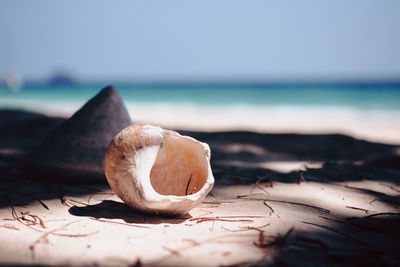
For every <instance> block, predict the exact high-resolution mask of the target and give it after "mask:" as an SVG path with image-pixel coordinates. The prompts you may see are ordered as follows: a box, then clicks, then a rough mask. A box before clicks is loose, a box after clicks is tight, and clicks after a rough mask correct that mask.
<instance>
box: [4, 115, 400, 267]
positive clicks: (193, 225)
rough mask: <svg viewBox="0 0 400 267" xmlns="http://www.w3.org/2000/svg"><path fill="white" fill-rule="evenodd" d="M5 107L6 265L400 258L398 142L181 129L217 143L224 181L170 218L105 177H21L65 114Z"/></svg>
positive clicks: (217, 168)
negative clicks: (135, 202) (141, 206)
mask: <svg viewBox="0 0 400 267" xmlns="http://www.w3.org/2000/svg"><path fill="white" fill-rule="evenodd" d="M0 113H1V114H0V118H1V119H2V120H1V121H0V122H1V123H0V137H1V138H0V179H1V186H0V236H1V238H0V263H1V264H10V265H28V264H29V265H32V264H35V265H63V266H64V265H76V266H88V265H100V266H141V265H143V266H232V265H234V266H257V265H258V266H261V265H301V266H303V265H326V264H332V265H337V264H340V265H361V264H363V265H367V264H368V265H383V264H393V265H398V264H399V263H400V253H399V252H400V241H399V240H400V230H399V229H400V228H399V225H400V224H399V222H400V207H399V205H400V203H399V200H400V180H399V178H400V164H399V163H400V159H399V147H398V146H397V145H388V144H381V143H371V142H367V141H363V140H357V139H354V138H352V137H350V136H344V135H337V134H321V135H310V134H306V135H298V134H268V133H264V134H262V133H257V132H239V131H233V132H215V133H213V132H201V131H182V132H183V133H185V134H189V135H191V136H194V137H195V138H197V139H199V140H202V141H206V142H208V143H209V144H210V146H211V150H212V167H213V172H214V175H215V178H216V186H215V187H214V189H213V190H212V192H211V193H210V194H209V195H208V196H207V198H206V200H205V201H204V202H203V203H202V204H201V205H200V206H198V207H196V208H195V209H193V210H192V211H190V213H189V214H187V215H186V216H183V217H180V218H168V217H157V216H149V215H144V214H140V213H138V212H135V211H133V210H131V209H129V208H128V207H127V206H126V205H125V204H124V203H122V202H121V200H120V199H119V198H118V197H116V196H115V195H114V194H113V192H112V191H111V190H110V188H109V186H108V185H107V184H66V183H65V182H63V183H58V184H55V183H49V182H46V181H38V180H32V179H30V177H21V176H18V169H17V168H16V167H18V163H19V162H20V160H21V159H22V158H23V157H24V156H25V155H26V154H27V153H29V151H30V150H31V149H33V148H34V147H36V146H37V145H38V144H39V143H40V142H41V139H42V138H43V135H45V133H47V132H50V131H51V130H52V129H53V128H54V127H56V126H57V125H59V123H61V122H62V121H63V119H62V118H51V117H46V116H42V115H40V114H35V113H25V112H14V113H4V111H3V112H0ZM5 114H7V118H8V119H4V118H5V116H4V115H5ZM1 115H3V116H1Z"/></svg>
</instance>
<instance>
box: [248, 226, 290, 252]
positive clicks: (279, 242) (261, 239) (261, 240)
mask: <svg viewBox="0 0 400 267" xmlns="http://www.w3.org/2000/svg"><path fill="white" fill-rule="evenodd" d="M293 230H294V228H293V227H292V228H290V229H289V231H287V232H286V234H284V235H283V236H282V235H280V234H278V235H277V236H275V237H273V239H272V241H269V242H268V241H266V240H265V236H264V231H260V232H259V234H258V243H256V242H253V245H255V246H256V247H258V248H266V247H272V246H283V245H285V244H286V243H287V239H288V238H289V236H290V235H291V234H292V232H293Z"/></svg>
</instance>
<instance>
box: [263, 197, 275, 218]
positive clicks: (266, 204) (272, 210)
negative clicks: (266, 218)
mask: <svg viewBox="0 0 400 267" xmlns="http://www.w3.org/2000/svg"><path fill="white" fill-rule="evenodd" d="M263 203H264V205H265V206H267V208H269V209H270V210H271V212H270V213H269V214H270V215H271V214H272V213H275V211H274V209H273V208H272V207H271V206H270V205H268V203H267V201H266V200H263Z"/></svg>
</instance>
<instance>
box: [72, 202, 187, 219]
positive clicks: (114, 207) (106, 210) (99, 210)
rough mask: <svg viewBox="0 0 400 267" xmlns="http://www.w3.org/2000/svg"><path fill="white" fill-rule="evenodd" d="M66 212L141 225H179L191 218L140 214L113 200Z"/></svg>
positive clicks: (75, 207)
mask: <svg viewBox="0 0 400 267" xmlns="http://www.w3.org/2000/svg"><path fill="white" fill-rule="evenodd" d="M68 212H69V213H70V214H71V215H74V216H80V217H91V218H95V219H122V220H124V221H125V222H126V223H141V224H161V223H169V224H180V223H183V222H185V221H186V220H188V219H190V218H192V216H191V215H190V214H189V213H186V214H185V215H182V216H179V217H174V216H166V215H156V214H149V213H142V212H139V211H136V210H134V209H132V208H130V207H129V206H128V205H126V204H125V203H122V202H117V201H114V200H103V201H102V202H100V203H98V204H94V205H87V206H84V207H78V206H73V207H71V208H69V210H68Z"/></svg>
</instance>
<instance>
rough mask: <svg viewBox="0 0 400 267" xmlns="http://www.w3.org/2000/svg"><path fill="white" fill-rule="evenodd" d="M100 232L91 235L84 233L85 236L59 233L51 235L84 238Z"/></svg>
mask: <svg viewBox="0 0 400 267" xmlns="http://www.w3.org/2000/svg"><path fill="white" fill-rule="evenodd" d="M99 232H100V231H94V232H91V233H86V234H61V233H52V235H57V236H67V237H86V236H90V235H94V234H97V233H99Z"/></svg>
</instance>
